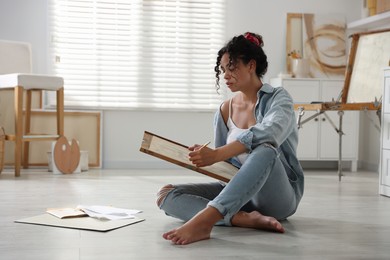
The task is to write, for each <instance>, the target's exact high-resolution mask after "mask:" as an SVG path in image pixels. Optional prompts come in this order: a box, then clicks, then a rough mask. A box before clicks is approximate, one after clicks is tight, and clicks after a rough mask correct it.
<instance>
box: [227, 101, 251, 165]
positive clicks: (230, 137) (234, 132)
mask: <svg viewBox="0 0 390 260" xmlns="http://www.w3.org/2000/svg"><path fill="white" fill-rule="evenodd" d="M231 110H232V99H230V102H229V118H228V121H227V127H228V129H229V131H228V134H227V140H226V143H227V144H229V143H231V142H234V141H236V140H237V136H239V135H240V134H241V133H242V132H244V131H246V130H248V129H242V128H238V127H237V126H236V125H235V124H234V122H233V120H232V113H231V112H232V111H231ZM247 157H248V153H242V154H239V155H237V159H238V161H239V162H240V163H241V164H243V163H244V162H245V160H246V158H247Z"/></svg>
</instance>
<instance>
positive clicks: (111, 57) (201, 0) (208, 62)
mask: <svg viewBox="0 0 390 260" xmlns="http://www.w3.org/2000/svg"><path fill="white" fill-rule="evenodd" d="M49 17H50V18H49V19H50V22H49V26H50V32H51V56H50V59H51V61H52V62H51V65H52V69H53V73H55V74H57V75H59V76H62V77H64V80H65V106H66V107H77V108H79V107H84V108H85V107H91V108H148V109H180V110H181V109H183V110H209V109H215V108H216V107H217V106H218V104H220V102H221V100H222V99H223V96H224V95H223V93H222V95H219V94H218V93H217V92H216V90H215V72H214V66H215V61H216V56H217V52H218V50H219V49H220V48H221V47H222V45H223V44H224V39H225V37H224V30H225V29H224V28H225V21H224V17H225V1H224V0H213V1H209V0H207V1H206V0H186V1H185V0H184V1H182V0H160V1H158V0H112V1H111V0H106V1H104V0H95V1H93V0H50V5H49ZM53 102H54V100H53ZM49 103H51V102H50V101H49Z"/></svg>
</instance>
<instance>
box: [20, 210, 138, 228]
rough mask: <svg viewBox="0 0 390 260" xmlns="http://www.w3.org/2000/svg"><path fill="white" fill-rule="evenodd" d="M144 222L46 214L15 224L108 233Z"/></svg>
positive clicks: (133, 219)
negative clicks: (58, 216)
mask: <svg viewBox="0 0 390 260" xmlns="http://www.w3.org/2000/svg"><path fill="white" fill-rule="evenodd" d="M142 221H144V219H141V218H131V219H120V220H107V221H104V220H99V219H95V218H90V217H77V218H63V219H61V218H57V217H54V216H52V215H50V214H48V213H46V214H42V215H38V216H34V217H29V218H24V219H19V220H15V223H23V224H33V225H43V226H52V227H61V228H73V229H82V230H90V231H100V232H107V231H111V230H114V229H117V228H121V227H125V226H128V225H132V224H135V223H138V222H142Z"/></svg>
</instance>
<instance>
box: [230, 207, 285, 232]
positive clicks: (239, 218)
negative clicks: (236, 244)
mask: <svg viewBox="0 0 390 260" xmlns="http://www.w3.org/2000/svg"><path fill="white" fill-rule="evenodd" d="M231 222H232V225H233V226H237V227H245V228H256V229H263V230H269V231H275V232H279V233H284V228H283V226H282V224H280V222H279V221H277V220H276V219H275V218H274V217H269V216H264V215H262V214H260V212H258V211H252V212H250V213H248V212H244V211H240V212H238V213H237V214H236V215H234V216H233V218H232V221H231Z"/></svg>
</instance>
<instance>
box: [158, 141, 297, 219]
mask: <svg viewBox="0 0 390 260" xmlns="http://www.w3.org/2000/svg"><path fill="white" fill-rule="evenodd" d="M285 165H286V164H283V162H282V160H281V158H280V156H279V151H278V150H277V149H275V148H274V147H272V146H271V145H268V144H263V145H260V146H258V147H257V148H255V149H254V150H253V151H252V153H250V154H249V155H248V158H247V160H246V161H245V163H244V164H243V165H242V166H241V168H240V170H239V171H238V173H237V174H236V175H235V176H234V178H232V179H231V180H230V182H229V183H227V184H224V183H220V182H212V183H198V184H180V185H173V186H174V188H173V189H172V190H171V191H170V192H169V193H168V194H167V196H166V197H165V199H164V201H163V202H162V203H161V205H160V208H161V209H162V210H164V211H165V213H166V214H167V215H169V216H172V217H176V218H179V219H181V220H184V221H188V220H190V219H191V218H192V217H193V216H195V215H196V214H197V213H198V212H199V211H201V210H203V209H204V208H206V206H211V207H214V208H216V209H217V210H218V211H219V212H220V213H221V214H222V215H223V216H224V218H223V220H221V221H219V222H218V223H217V225H226V226H231V218H232V217H233V216H234V215H235V214H236V213H237V212H238V211H246V212H251V211H258V212H260V213H261V214H263V215H266V216H272V217H274V218H276V219H278V220H283V219H285V218H287V217H289V216H291V215H292V214H294V212H295V211H296V208H297V206H298V203H299V201H300V198H297V196H296V193H295V190H294V187H295V185H294V182H296V181H299V180H296V179H294V176H295V175H294V173H292V172H291V170H290V168H289V167H288V166H286V167H285Z"/></svg>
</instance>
